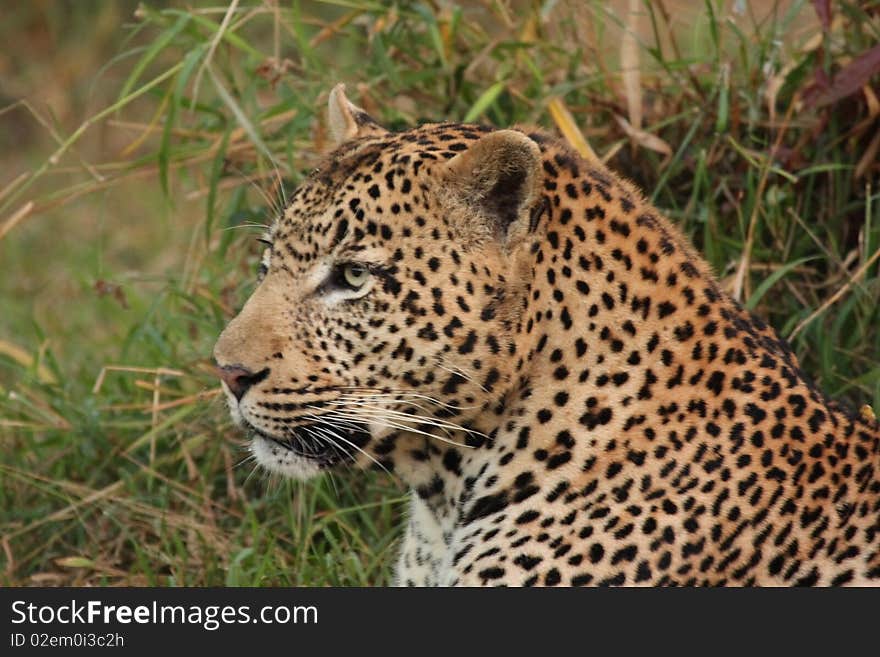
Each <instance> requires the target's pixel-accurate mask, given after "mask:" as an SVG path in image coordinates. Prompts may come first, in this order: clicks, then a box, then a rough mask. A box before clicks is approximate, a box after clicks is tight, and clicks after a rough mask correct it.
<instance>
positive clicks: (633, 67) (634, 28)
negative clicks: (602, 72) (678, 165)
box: [620, 0, 671, 154]
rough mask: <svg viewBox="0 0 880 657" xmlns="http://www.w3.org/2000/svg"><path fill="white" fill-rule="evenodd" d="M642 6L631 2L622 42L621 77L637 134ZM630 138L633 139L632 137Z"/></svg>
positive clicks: (639, 104) (629, 114)
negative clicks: (639, 39)
mask: <svg viewBox="0 0 880 657" xmlns="http://www.w3.org/2000/svg"><path fill="white" fill-rule="evenodd" d="M641 4H642V1H641V0H629V10H628V11H627V14H626V29H624V31H623V38H622V39H621V41H620V69H621V71H620V75H621V78H622V79H623V93H624V96H625V97H626V109H627V116H628V117H629V125H630V126H632V128H633V132H635V133H638V132H639V131H640V130H641V128H642V73H641V68H640V66H639V44H638V41H637V35H638V34H639V18H640V16H641ZM627 134H630V133H627ZM630 136H631V137H632V135H630ZM652 150H653V149H652ZM670 154H671V149H670Z"/></svg>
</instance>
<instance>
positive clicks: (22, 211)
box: [0, 201, 34, 240]
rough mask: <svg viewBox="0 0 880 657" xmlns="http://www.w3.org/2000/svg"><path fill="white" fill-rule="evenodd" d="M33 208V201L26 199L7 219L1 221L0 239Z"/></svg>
mask: <svg viewBox="0 0 880 657" xmlns="http://www.w3.org/2000/svg"><path fill="white" fill-rule="evenodd" d="M33 209H34V202H33V201H28V202H27V203H25V204H24V205H23V206H21V207H20V208H19V209H18V210H16V211H15V212H14V213H13V215H12V216H11V217H9V219H7V220H6V221H4V222H3V224H2V225H0V240H2V239H3V238H4V237H6V234H7V233H8V232H9V231H10V230H12V229H13V228H15V227H16V225H18V224H19V222H21V220H22V219H24V218H25V217H27V216H28V215H29V214H30V213H31V212H33Z"/></svg>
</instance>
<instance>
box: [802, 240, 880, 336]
mask: <svg viewBox="0 0 880 657" xmlns="http://www.w3.org/2000/svg"><path fill="white" fill-rule="evenodd" d="M878 259H880V249H877V250H876V251H874V254H873V255H872V256H871V257H870V258H868V259H867V260H866V261H865V262H864V264H862V266H861V267H859V268H858V270H857V271H856V272H855V273H854V274H853V275H852V277H851V278H850V279H849V280H848V281H847V282H846V283H845V284H844V285H843V286H841V288H840V289H839V290H837V292H835V293H834V294H832V295H831V296H830V297H829V298H828V299H826V300H825V301H824V302H823V303H822V305H821V306H819V307H818V308H816V310H814V311H813V312H811V313H810V315H809V317H807V318H806V319H803V320H801V322H800V323H799V324H798V325H797V326H795V327H794V330H793V331H792V332H791V333H789V335H788V340H789V342H791V341H792V340H794V339H795V337H796V336H797V334H798V333H800V332H801V330H803V328H804V327H805V326H807V325H808V324H809V323H810V322H812V321H813V320H814V319H816V318H817V317H818V316H819V315H821V314H822V313H824V312H825V311H826V310H828V308H830V307H831V306H833V305H834V304H835V303H837V302H838V301H839V300H840V298H841V297H842V296H843V295H844V294H846V293H847V291H848V290H849V289H850V288H851V287H852V286H853V285H855V284H856V283H857V282H858V281H859V280H860V279H861V278H862V276H864V275H865V272H867V271H868V270H869V269H870V268H871V265H873V264H874V263H875V262H877V260H878Z"/></svg>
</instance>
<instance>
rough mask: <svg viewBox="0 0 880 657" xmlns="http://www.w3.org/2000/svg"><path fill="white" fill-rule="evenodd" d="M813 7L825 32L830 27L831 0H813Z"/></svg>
mask: <svg viewBox="0 0 880 657" xmlns="http://www.w3.org/2000/svg"><path fill="white" fill-rule="evenodd" d="M813 9H815V10H816V15H817V16H818V17H819V22H820V23H822V29H823V30H824V31H826V32H827V31H828V30H829V28H830V27H831V0H813Z"/></svg>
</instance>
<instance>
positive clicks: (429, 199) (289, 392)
mask: <svg viewBox="0 0 880 657" xmlns="http://www.w3.org/2000/svg"><path fill="white" fill-rule="evenodd" d="M330 105H331V111H330V120H331V131H332V133H333V134H334V135H335V136H336V138H337V139H339V140H340V142H341V143H340V145H339V147H338V148H337V150H335V151H334V152H333V153H332V154H330V155H329V156H328V157H327V159H326V160H325V162H324V163H323V164H322V165H321V166H319V167H318V169H317V170H316V171H314V172H313V173H312V174H311V175H310V176H309V178H308V179H307V180H306V181H305V182H304V183H303V184H302V185H301V186H300V187H299V189H298V190H297V191H296V193H295V194H294V196H293V199H292V200H291V202H290V205H289V207H288V208H287V209H286V210H285V212H284V214H283V216H281V217H279V218H278V220H277V221H276V223H275V225H274V226H273V228H272V230H271V234H270V236H269V239H270V242H271V246H270V247H269V249H268V250H267V254H266V258H265V272H264V275H263V276H262V278H261V282H260V283H259V285H258V287H257V289H256V291H255V292H254V293H253V296H252V297H251V298H250V299H249V300H248V302H247V304H246V305H245V307H244V309H243V310H242V311H241V313H240V314H239V315H238V317H236V318H235V319H233V320H232V321H231V322H230V324H229V326H228V327H227V328H226V330H225V331H224V333H223V335H222V336H221V337H220V339H219V340H218V343H217V346H216V348H215V357H216V359H217V362H218V364H219V365H220V366H221V368H224V369H223V370H222V372H223V374H222V376H223V380H224V386H225V387H226V390H227V392H228V393H229V399H230V408H231V411H232V414H233V416H234V417H235V418H236V419H237V420H238V421H239V422H240V423H241V424H243V425H244V426H245V427H247V428H248V429H249V431H250V432H251V434H252V435H253V443H252V445H253V451H254V454H255V455H256V457H257V459H258V460H259V462H260V463H261V464H262V465H263V466H264V467H266V468H267V469H269V470H273V471H277V472H281V473H284V474H287V475H291V476H295V477H299V478H305V477H309V476H312V475H314V474H317V473H319V472H322V471H323V470H325V469H326V468H329V467H332V466H334V465H336V464H338V463H340V462H343V461H347V462H354V463H356V464H358V465H362V466H371V467H375V468H381V469H383V470H387V471H389V472H392V473H394V475H395V476H397V477H399V478H400V479H402V480H403V481H405V482H406V483H408V484H409V486H410V487H411V488H412V491H413V494H412V504H411V510H410V514H409V517H408V524H407V528H406V533H405V538H404V541H403V546H402V549H401V554H400V558H399V563H398V566H397V577H398V580H399V582H400V583H401V584H407V585H486V584H489V585H496V584H509V585H603V584H605V585H609V584H610V585H698V584H699V585H704V584H705V585H723V584H727V585H752V584H757V585H839V584H869V583H873V584H877V583H880V478H878V466H880V428H878V424H877V423H876V422H872V421H869V420H866V419H865V418H860V417H859V416H857V415H855V414H853V413H851V412H849V411H847V410H845V409H843V408H841V407H840V406H837V405H836V404H834V403H833V402H830V401H828V400H827V399H826V398H825V397H824V396H823V395H822V394H821V393H820V392H819V391H818V390H817V389H816V388H815V387H814V386H813V385H812V384H811V383H810V382H809V381H808V380H807V378H806V376H805V375H804V374H803V373H802V372H801V370H800V368H799V365H798V362H797V359H796V357H795V356H794V354H793V353H792V351H791V350H790V348H789V347H788V345H787V344H786V343H785V342H784V341H783V340H782V339H780V338H779V337H778V336H777V335H776V333H775V332H774V331H773V330H772V329H771V328H770V327H768V326H767V325H766V324H765V323H764V322H762V321H761V320H760V319H758V318H756V317H754V316H753V315H751V314H749V313H748V312H747V311H745V310H744V309H743V308H741V307H740V306H739V305H738V304H737V303H736V302H734V301H733V300H731V299H730V298H729V297H728V296H727V295H726V294H725V293H724V292H722V290H721V289H720V288H719V286H718V283H717V281H716V279H715V278H714V276H713V275H712V273H711V272H710V270H709V268H708V266H707V265H706V263H705V262H704V260H703V259H702V258H701V257H700V256H699V255H698V254H697V253H696V252H695V251H694V250H693V249H692V247H691V246H690V245H689V244H688V242H687V240H686V239H685V238H684V237H683V236H682V235H681V234H680V233H679V232H678V230H676V228H675V227H674V226H673V225H672V224H670V223H669V222H668V221H667V220H666V219H665V218H664V217H663V216H662V215H661V214H660V213H659V212H658V211H657V210H656V209H655V208H654V207H652V206H651V205H650V204H648V203H647V202H646V201H645V200H644V199H643V198H642V196H641V195H640V194H639V193H638V192H637V191H636V190H635V189H633V188H632V187H631V186H630V185H629V184H627V183H626V182H624V181H622V180H621V179H620V178H618V177H617V176H616V175H615V174H613V173H611V172H610V171H608V170H607V169H605V168H602V167H600V166H598V165H596V164H593V163H589V162H586V161H585V160H583V159H581V158H580V157H579V156H578V155H577V154H575V153H574V152H572V151H571V150H570V149H569V148H568V147H566V145H565V144H564V143H562V142H561V141H559V140H558V139H556V138H554V137H551V136H549V135H547V134H545V133H542V132H539V131H533V130H492V129H490V128H487V127H484V126H477V125H460V124H451V123H443V124H429V125H423V126H420V127H418V128H414V129H411V130H407V131H404V132H400V133H389V132H386V131H385V130H383V129H381V128H380V127H379V126H377V125H376V124H375V123H374V122H373V121H372V120H371V119H370V118H369V117H368V116H366V114H364V113H363V111H362V110H360V109H358V108H356V107H354V106H353V105H351V104H350V103H349V102H348V101H347V100H346V99H345V96H344V94H343V93H342V90H341V89H340V88H337V89H334V91H333V92H332V93H331V98H330ZM364 268H365V269H366V271H367V272H368V275H366V274H364ZM359 277H361V278H362V277H366V279H367V280H368V282H367V283H366V284H365V285H364V286H361V287H353V286H351V285H349V283H348V282H347V281H350V280H360V278H359Z"/></svg>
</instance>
